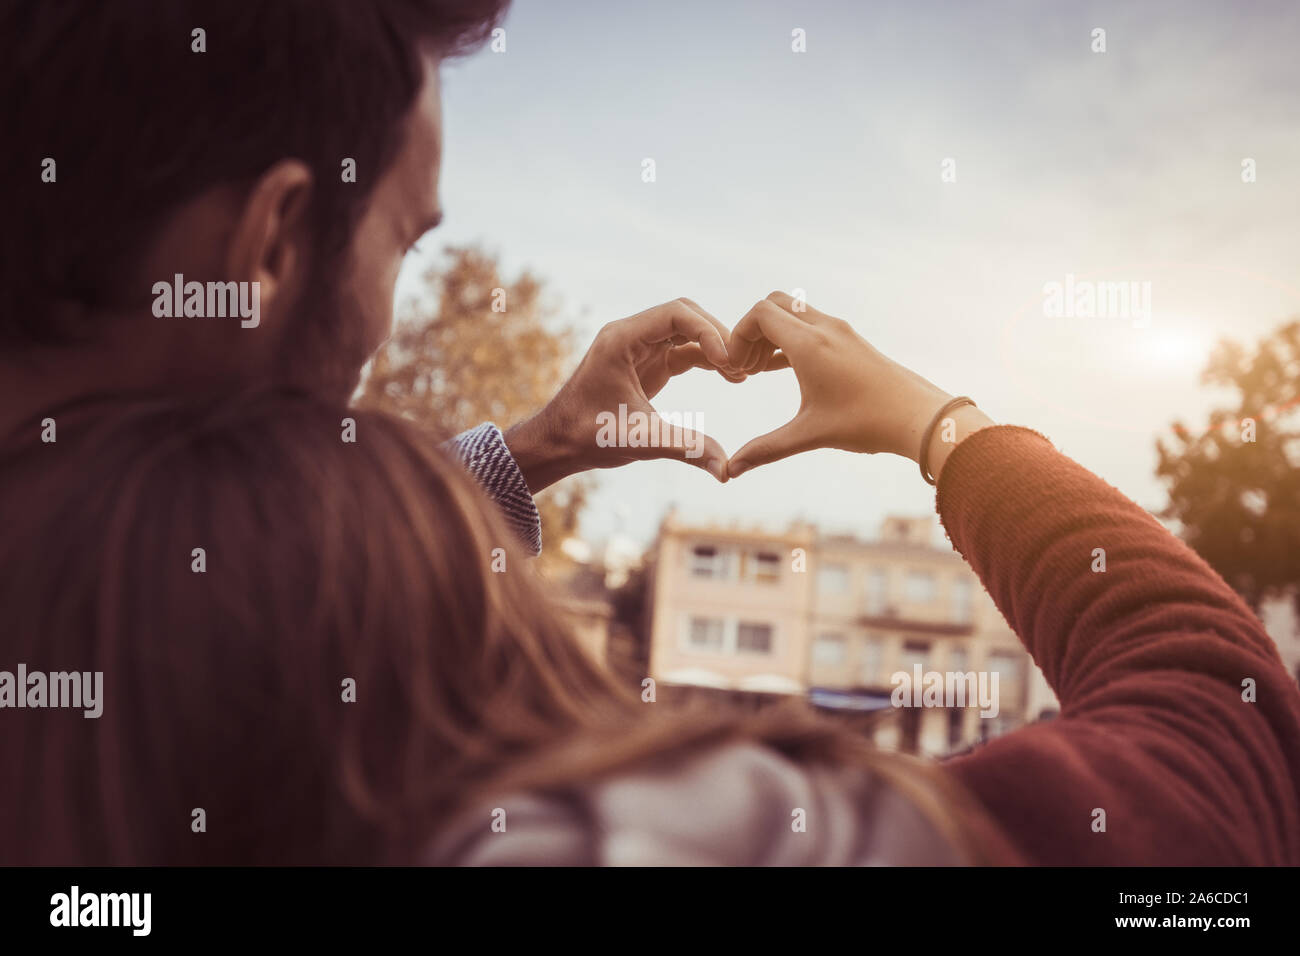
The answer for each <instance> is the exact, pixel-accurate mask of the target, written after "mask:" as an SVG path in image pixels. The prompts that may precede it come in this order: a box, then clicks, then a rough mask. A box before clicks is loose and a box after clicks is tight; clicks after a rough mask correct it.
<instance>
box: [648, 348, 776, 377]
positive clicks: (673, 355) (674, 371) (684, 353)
mask: <svg viewBox="0 0 1300 956" xmlns="http://www.w3.org/2000/svg"><path fill="white" fill-rule="evenodd" d="M664 361H665V362H666V363H667V368H668V374H670V375H681V374H682V373H683V372H685V371H688V370H689V369H693V368H703V369H712V370H714V371H716V372H717V373H718V374H719V375H721V376H722V377H723V378H725V379H727V381H729V382H743V381H744V380H745V379H746V378H747V377H748V376H747V375H746V374H745V373H744V372H734V371H732V370H731V369H730V368H728V367H723V368H719V367H718V366H717V365H715V364H714V363H713V362H711V361H709V357H708V356H707V355H705V354H704V350H703V349H702V348H700V347H699V346H698V345H695V344H694V343H692V344H690V345H679V346H677V347H675V348H671V349H669V350H668V353H667V355H666V356H665V359H664ZM789 367H790V360H789V359H788V358H787V357H786V356H785V353H783V352H777V353H776V354H775V355H773V356H771V357H770V358H769V359H768V360H767V364H766V365H764V366H763V367H762V368H761V369H758V371H760V372H774V371H777V370H778V369H783V368H789Z"/></svg>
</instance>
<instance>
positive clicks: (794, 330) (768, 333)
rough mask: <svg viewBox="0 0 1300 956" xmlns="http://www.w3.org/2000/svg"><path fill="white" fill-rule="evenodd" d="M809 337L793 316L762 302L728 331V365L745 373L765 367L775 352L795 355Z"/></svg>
mask: <svg viewBox="0 0 1300 956" xmlns="http://www.w3.org/2000/svg"><path fill="white" fill-rule="evenodd" d="M812 334H813V333H812V330H811V329H810V328H809V327H808V325H807V324H805V323H803V322H801V321H800V320H799V319H797V318H795V317H794V315H793V314H791V313H790V312H787V311H786V310H785V309H783V308H781V307H780V306H779V305H777V304H776V303H775V302H771V301H769V300H768V299H762V300H761V301H759V302H756V303H755V304H754V307H753V308H752V309H750V310H749V311H748V312H746V313H745V315H744V317H743V318H742V319H741V320H740V321H739V322H738V323H736V327H735V328H734V329H732V330H731V347H730V355H731V364H732V365H733V366H735V367H736V368H738V369H740V370H741V371H744V372H750V371H757V370H758V369H760V368H766V367H767V363H768V361H769V360H770V359H771V357H772V355H773V352H774V350H775V349H777V348H779V349H781V351H782V352H784V353H787V354H795V353H797V352H798V350H799V348H800V347H801V346H802V345H805V344H806V343H807V342H808V341H809V340H810V339H811V336H812Z"/></svg>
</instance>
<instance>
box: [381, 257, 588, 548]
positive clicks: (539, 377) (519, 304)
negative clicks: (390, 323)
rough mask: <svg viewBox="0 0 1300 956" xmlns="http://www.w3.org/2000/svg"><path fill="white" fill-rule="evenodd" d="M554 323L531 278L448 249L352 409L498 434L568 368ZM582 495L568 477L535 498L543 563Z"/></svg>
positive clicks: (582, 488) (575, 515)
mask: <svg viewBox="0 0 1300 956" xmlns="http://www.w3.org/2000/svg"><path fill="white" fill-rule="evenodd" d="M556 317H557V313H556V310H555V309H554V308H553V307H551V306H549V305H548V304H547V302H546V297H545V288H544V286H543V283H542V282H541V281H540V280H539V279H537V278H535V277H534V276H532V275H531V274H529V273H527V272H524V273H522V274H520V275H518V276H517V277H516V278H514V279H513V280H512V281H509V282H507V281H505V280H504V279H503V277H502V275H501V267H500V263H499V262H498V260H497V259H496V257H494V256H492V255H490V254H489V253H487V252H484V251H483V250H482V249H479V248H477V247H473V246H453V247H448V248H447V249H445V250H444V257H443V259H442V260H441V261H439V262H436V263H434V264H431V265H430V266H429V268H428V269H426V270H425V272H424V273H423V274H422V275H421V277H420V287H419V291H418V293H417V294H416V295H415V296H414V297H413V298H412V299H411V300H410V301H408V302H406V303H404V304H403V305H402V307H401V309H400V310H399V314H398V318H397V322H396V323H395V326H394V330H393V335H392V337H391V338H390V339H389V340H388V342H387V343H385V345H384V346H383V347H382V348H381V349H380V350H379V352H378V353H376V355H375V357H374V360H373V361H372V363H371V367H370V370H369V373H368V375H367V377H366V380H365V383H364V384H363V386H362V391H361V395H360V396H359V397H358V403H359V404H361V405H365V406H368V407H372V408H381V409H384V410H385V411H388V412H391V413H393V414H396V415H401V416H403V417H405V418H409V419H411V420H414V421H417V422H420V423H421V424H424V425H426V426H428V427H430V428H432V429H433V430H434V431H437V432H440V433H444V434H454V433H456V432H459V431H463V430H464V429H466V428H470V427H472V426H474V425H477V424H479V423H480V422H485V421H492V422H496V423H497V424H498V425H499V426H500V427H501V428H502V429H503V430H504V429H506V428H507V427H509V426H510V425H512V424H514V423H516V422H518V421H521V420H522V419H524V418H527V417H528V416H530V415H532V414H533V413H535V412H536V411H537V410H538V409H540V408H541V407H542V406H543V405H545V404H546V402H547V401H549V400H550V398H551V396H552V395H554V393H555V391H556V390H557V389H558V388H559V386H560V384H561V383H562V382H563V380H564V377H565V375H566V374H567V372H568V370H569V365H570V362H571V359H572V338H573V337H572V332H571V330H570V329H569V328H568V327H567V326H563V327H559V326H557V325H556ZM585 498H586V484H585V483H584V482H583V481H582V479H572V478H571V479H569V480H567V481H564V482H561V483H560V484H559V485H556V486H553V487H552V488H549V489H547V490H546V491H545V492H543V493H542V494H541V495H540V496H539V498H538V509H539V510H540V511H541V514H542V537H543V541H545V542H547V543H548V547H547V548H546V552H547V554H548V555H549V557H550V559H558V557H559V551H558V548H556V547H554V546H555V545H558V544H559V542H560V541H561V540H563V538H565V537H567V536H568V535H570V534H572V533H573V532H574V531H575V530H576V528H577V524H578V520H579V515H580V513H581V510H582V506H583V504H584V502H585Z"/></svg>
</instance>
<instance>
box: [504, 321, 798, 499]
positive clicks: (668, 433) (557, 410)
mask: <svg viewBox="0 0 1300 956" xmlns="http://www.w3.org/2000/svg"><path fill="white" fill-rule="evenodd" d="M730 341H731V333H730V332H729V331H728V330H727V328H726V326H724V325H723V324H722V323H721V322H719V321H718V320H717V319H715V318H714V317H713V316H711V315H709V313H707V312H705V311H704V310H703V309H701V308H700V307H699V306H698V305H696V304H695V303H694V302H692V301H691V300H690V299H675V300H674V301H672V302H666V303H664V304H663V305H658V306H655V307H654V308H652V309H646V311H644V312H639V313H637V314H636V315H633V316H631V317H629V318H626V319H620V320H618V321H617V322H611V323H610V324H609V325H606V326H605V327H604V328H603V329H601V330H600V332H599V334H597V336H596V339H595V341H594V342H592V344H591V348H590V349H588V351H587V354H586V356H585V357H584V358H583V360H582V362H581V364H580V365H579V366H578V369H577V371H575V372H574V373H573V377H572V378H570V379H569V380H568V381H567V382H566V383H565V384H564V386H563V387H562V388H561V389H560V391H559V393H558V394H557V395H556V396H555V397H554V398H553V399H551V401H550V403H549V404H548V405H547V406H546V407H545V408H543V409H542V410H541V411H540V412H538V413H537V414H536V415H535V416H533V417H532V418H530V419H528V420H527V421H525V422H522V423H520V424H518V425H516V426H514V427H513V428H511V429H510V430H509V431H507V432H506V435H505V437H506V445H507V446H508V447H509V449H510V453H511V454H512V455H513V456H514V458H515V461H516V462H517V463H518V465H519V469H520V471H522V472H523V475H524V478H525V480H526V481H527V482H528V487H529V489H530V490H531V491H532V492H533V494H536V493H537V492H539V491H541V490H542V489H543V488H545V487H546V486H547V485H551V484H554V483H555V482H557V481H559V480H560V479H561V478H565V477H567V476H569V475H573V474H577V473H578V472H580V471H587V470H589V469H592V468H616V467H618V466H619V465H625V464H627V463H628V462H632V461H641V460H645V459H650V458H676V459H679V460H681V461H685V462H687V463H688V464H692V465H696V466H698V467H700V468H703V469H705V470H706V471H708V472H709V473H710V474H711V475H713V477H715V478H717V479H718V480H719V481H726V480H727V471H726V463H727V455H726V452H724V451H723V450H722V446H721V445H719V444H718V443H717V442H716V441H715V440H714V439H712V438H710V437H709V436H707V435H704V434H701V433H699V432H695V431H692V430H690V429H683V428H679V427H676V426H669V425H668V424H667V423H666V422H664V421H663V420H662V419H660V418H659V416H658V415H657V414H655V411H654V409H653V408H652V407H651V406H650V399H652V398H653V397H654V396H655V395H656V394H658V392H659V390H660V389H662V388H663V387H664V386H665V385H666V384H667V383H668V380H669V379H670V378H672V377H673V376H674V375H680V374H681V373H682V372H685V371H686V370H687V369H691V368H705V369H714V370H715V371H717V372H719V373H720V374H721V375H723V376H724V377H725V378H727V379H728V380H729V381H732V382H743V381H744V380H745V377H746V375H745V373H742V372H738V371H736V370H735V369H733V368H732V367H731V365H730V361H729V359H728V354H727V349H728V346H729V344H730ZM772 367H781V363H780V361H779V357H778V361H777V362H774V363H773V366H772ZM620 405H621V406H625V407H626V410H627V414H628V415H633V414H639V415H645V416H647V418H646V421H648V422H649V424H650V428H651V434H654V435H655V436H657V437H658V438H659V443H658V444H657V445H654V444H650V445H645V446H643V447H619V446H609V447H602V445H601V444H598V442H597V436H598V434H599V433H600V431H601V424H600V422H599V421H598V418H597V416H600V415H601V413H609V414H610V415H613V416H616V417H617V416H618V415H619V406H620Z"/></svg>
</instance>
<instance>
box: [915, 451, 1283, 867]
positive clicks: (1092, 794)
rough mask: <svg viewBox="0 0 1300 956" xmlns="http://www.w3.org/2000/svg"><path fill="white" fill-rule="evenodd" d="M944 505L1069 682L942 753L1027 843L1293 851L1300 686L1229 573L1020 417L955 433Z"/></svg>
mask: <svg viewBox="0 0 1300 956" xmlns="http://www.w3.org/2000/svg"><path fill="white" fill-rule="evenodd" d="M938 511H939V515H940V517H941V518H942V519H943V523H944V526H945V528H946V529H947V531H948V535H949V537H950V538H951V540H952V543H953V546H954V547H956V549H957V550H958V551H960V552H961V554H962V555H963V556H964V557H965V558H966V560H967V561H969V562H970V564H971V566H972V567H973V568H974V569H975V572H976V573H977V574H978V575H979V577H980V580H981V581H982V582H983V583H984V586H985V587H986V588H987V589H988V592H989V594H990V595H992V597H993V600H994V601H995V602H996V604H997V606H998V608H999V609H1000V610H1001V611H1002V613H1003V615H1004V616H1005V617H1006V619H1007V621H1008V623H1009V624H1010V625H1011V627H1012V628H1013V629H1014V630H1015V632H1016V633H1017V634H1018V635H1019V636H1020V639H1021V640H1022V641H1023V642H1024V644H1025V647H1026V648H1027V649H1028V650H1029V653H1030V654H1031V655H1033V658H1034V660H1035V661H1036V662H1037V663H1038V665H1039V666H1040V667H1041V668H1042V670H1043V673H1044V675H1045V676H1046V677H1047V681H1048V683H1049V684H1050V685H1051V687H1052V689H1053V690H1054V691H1055V692H1056V694H1057V696H1058V697H1059V698H1060V701H1061V714H1060V716H1059V717H1058V718H1057V719H1055V720H1049V721H1044V722H1041V723H1036V724H1033V725H1031V726H1028V727H1025V728H1022V729H1020V730H1018V731H1015V732H1013V733H1011V734H1008V735H1006V736H1005V737H1002V738H999V739H997V740H994V741H992V742H990V743H988V744H986V745H984V746H983V747H981V748H979V749H978V750H976V751H974V752H972V753H970V754H967V755H965V756H963V757H959V758H955V759H953V760H951V761H949V762H948V763H947V764H946V767H947V768H948V770H949V772H951V773H953V774H954V775H956V776H957V777H958V778H959V779H960V780H961V782H962V783H964V784H965V785H966V787H967V788H968V789H969V790H971V791H972V792H973V793H974V794H975V796H976V797H977V798H978V799H979V800H980V802H981V803H982V804H983V806H984V808H985V809H986V810H987V811H988V812H989V813H990V814H991V815H992V816H993V817H994V819H995V820H996V821H997V823H998V824H999V825H1000V826H1001V827H1002V829H1003V831H1004V832H1005V833H1006V835H1007V836H1008V837H1009V838H1010V839H1011V840H1012V841H1013V842H1014V843H1015V844H1016V845H1017V847H1018V848H1019V850H1020V851H1021V853H1022V854H1023V856H1024V858H1025V859H1027V860H1029V861H1031V862H1035V863H1048V864H1164V865H1185V864H1229V865H1231V864H1297V863H1300V690H1297V687H1296V684H1295V682H1294V681H1293V680H1292V679H1291V678H1290V676H1289V675H1288V674H1287V673H1286V670H1285V668H1284V667H1283V666H1282V662H1281V660H1280V659H1279V657H1278V654H1277V649H1276V648H1275V646H1274V644H1273V642H1272V641H1271V640H1270V639H1269V637H1268V635H1267V634H1266V633H1265V632H1264V629H1263V627H1262V626H1261V625H1260V623H1259V621H1258V619H1257V618H1256V617H1255V616H1254V615H1253V614H1252V613H1251V612H1250V610H1249V609H1248V608H1247V607H1246V605H1245V604H1244V603H1243V602H1242V601H1241V599H1240V598H1239V597H1238V596H1237V595H1236V594H1235V593H1234V592H1233V591H1232V589H1230V588H1229V587H1228V585H1227V584H1225V583H1224V581H1223V579H1222V578H1220V577H1219V576H1218V575H1217V574H1216V573H1215V572H1214V571H1212V570H1211V569H1210V567H1209V566H1208V565H1207V564H1206V563H1205V562H1204V561H1202V560H1201V559H1200V558H1199V557H1198V556H1197V555H1196V554H1195V553H1194V552H1193V551H1192V550H1191V549H1190V548H1188V547H1187V546H1186V545H1185V544H1183V543H1182V542H1181V541H1179V540H1178V539H1177V538H1176V537H1174V536H1173V535H1171V534H1170V533H1169V532H1168V531H1167V530H1165V529H1164V528H1163V527H1162V526H1161V525H1160V524H1159V522H1157V521H1156V520H1155V519H1154V518H1152V517H1151V516H1150V515H1148V514H1147V513H1146V512H1145V511H1143V510H1142V509H1141V508H1139V507H1138V506H1137V505H1136V504H1134V503H1133V502H1132V501H1130V500H1129V499H1127V498H1125V497H1124V496H1123V495H1122V494H1120V492H1119V491H1117V490H1116V489H1114V488H1112V487H1111V486H1110V485H1108V484H1106V483H1105V482H1104V481H1102V480H1101V479H1100V478H1098V477H1096V476H1095V475H1093V474H1092V473H1091V472H1089V471H1087V470H1085V469H1084V468H1082V467H1080V466H1079V465H1078V464H1076V463H1075V462H1073V461H1071V460H1070V459H1069V458H1066V457H1065V456H1064V455H1062V454H1060V453H1059V452H1057V451H1056V450H1055V449H1054V448H1053V447H1052V445H1051V444H1050V443H1049V442H1048V441H1047V440H1046V439H1045V438H1043V437H1042V436H1041V435H1039V434H1038V433H1036V432H1032V431H1029V430H1027V429H1023V428H1014V427H1007V426H1000V427H995V428H988V429H985V430H982V431H978V432H976V433H975V434H973V435H971V436H970V437H969V438H967V439H966V440H965V441H963V442H962V443H961V444H960V445H958V446H957V448H955V449H954V450H953V452H952V455H951V456H950V457H949V459H948V462H947V464H946V466H945V467H944V469H943V472H942V474H941V476H940V479H939V488H938ZM1097 549H1101V550H1102V551H1104V554H1105V571H1104V572H1103V571H1100V570H1097V571H1094V570H1093V567H1094V565H1096V566H1097V567H1098V568H1100V562H1099V561H1098V558H1099V557H1100V552H1098V550H1097ZM1251 682H1253V684H1252V683H1251ZM1251 686H1253V688H1254V690H1253V695H1252V694H1251V693H1250V692H1249V688H1250V687H1251ZM1252 696H1253V698H1254V699H1253V701H1252V700H1250V699H1249V698H1251V697H1252ZM1097 810H1103V811H1105V818H1104V819H1105V830H1104V832H1102V831H1100V830H1099V829H1098V828H1097V824H1096V823H1095V821H1099V820H1100V819H1101V817H1100V816H1099V815H1098V814H1097V813H1096V811H1097Z"/></svg>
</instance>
